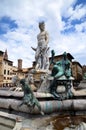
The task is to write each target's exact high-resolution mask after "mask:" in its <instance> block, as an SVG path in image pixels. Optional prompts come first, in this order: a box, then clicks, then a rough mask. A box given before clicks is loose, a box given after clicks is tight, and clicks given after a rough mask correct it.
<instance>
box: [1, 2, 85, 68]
mask: <svg viewBox="0 0 86 130" xmlns="http://www.w3.org/2000/svg"><path fill="white" fill-rule="evenodd" d="M41 21H44V22H45V28H46V30H47V31H48V33H49V45H48V46H49V47H50V52H51V50H52V49H54V50H55V54H56V55H60V54H63V53H64V51H66V52H67V53H70V54H71V55H72V56H73V57H74V60H75V61H78V62H79V63H80V64H81V65H86V0H0V50H1V51H5V50H6V49H7V51H8V56H9V60H12V61H13V62H14V63H13V65H14V66H17V60H18V59H22V60H23V68H26V67H31V66H32V62H33V61H34V60H35V52H34V51H33V50H32V49H31V47H35V48H36V47H37V35H38V33H39V32H40V30H39V27H38V23H39V22H41ZM50 55H51V54H50Z"/></svg>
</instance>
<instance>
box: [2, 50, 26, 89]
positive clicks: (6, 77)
mask: <svg viewBox="0 0 86 130" xmlns="http://www.w3.org/2000/svg"><path fill="white" fill-rule="evenodd" d="M27 73H28V68H26V69H24V68H22V60H21V59H19V60H18V66H17V67H16V66H13V61H11V60H9V59H8V53H7V50H6V51H5V52H3V51H0V87H8V86H12V77H14V76H16V75H17V76H18V77H19V78H24V77H25V75H26V74H27Z"/></svg>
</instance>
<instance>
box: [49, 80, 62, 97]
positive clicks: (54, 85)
mask: <svg viewBox="0 0 86 130" xmlns="http://www.w3.org/2000/svg"><path fill="white" fill-rule="evenodd" d="M56 90H57V81H56V79H54V80H53V81H52V82H51V84H50V93H51V94H53V95H54V97H55V98H56V99H60V96H59V95H58V93H57V91H56Z"/></svg>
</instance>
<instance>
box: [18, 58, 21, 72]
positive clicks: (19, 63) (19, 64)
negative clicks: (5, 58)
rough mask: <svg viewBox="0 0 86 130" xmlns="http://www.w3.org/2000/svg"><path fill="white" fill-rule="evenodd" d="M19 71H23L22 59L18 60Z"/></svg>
mask: <svg viewBox="0 0 86 130" xmlns="http://www.w3.org/2000/svg"><path fill="white" fill-rule="evenodd" d="M18 70H22V59H18Z"/></svg>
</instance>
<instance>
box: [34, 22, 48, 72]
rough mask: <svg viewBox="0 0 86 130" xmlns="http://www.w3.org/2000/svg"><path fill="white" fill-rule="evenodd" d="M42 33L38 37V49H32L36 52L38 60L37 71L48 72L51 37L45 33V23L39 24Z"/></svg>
mask: <svg viewBox="0 0 86 130" xmlns="http://www.w3.org/2000/svg"><path fill="white" fill-rule="evenodd" d="M39 29H40V33H39V34H38V35H37V41H38V43H37V48H36V49H35V48H32V49H33V50H35V51H36V53H35V60H36V70H48V68H49V47H48V42H49V35H48V33H47V31H45V23H44V22H40V23H39Z"/></svg>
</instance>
